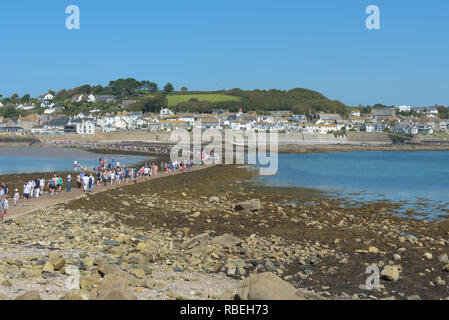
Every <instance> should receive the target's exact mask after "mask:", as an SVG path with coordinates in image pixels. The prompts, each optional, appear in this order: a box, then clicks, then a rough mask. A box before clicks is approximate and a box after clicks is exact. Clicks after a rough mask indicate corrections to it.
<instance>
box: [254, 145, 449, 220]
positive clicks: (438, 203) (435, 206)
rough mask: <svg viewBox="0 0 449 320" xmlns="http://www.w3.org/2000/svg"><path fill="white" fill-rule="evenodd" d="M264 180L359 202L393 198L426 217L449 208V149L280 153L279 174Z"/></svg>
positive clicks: (446, 210) (273, 184)
mask: <svg viewBox="0 0 449 320" xmlns="http://www.w3.org/2000/svg"><path fill="white" fill-rule="evenodd" d="M258 180H259V181H260V182H261V183H263V184H265V185H271V186H288V187H292V186H297V187H307V188H317V189H321V190H324V191H326V192H328V193H331V194H332V193H334V194H338V195H345V196H347V197H348V198H349V199H351V200H353V201H355V202H357V201H377V200H389V201H392V202H397V203H401V204H402V205H403V211H405V210H410V209H413V210H414V211H415V212H416V214H417V215H418V214H424V215H425V216H426V217H435V216H437V215H440V214H443V215H446V214H448V213H449V211H448V210H449V197H448V195H449V152H447V151H438V152H382V151H380V152H377V151H374V152H369V151H366V152H347V153H326V154H280V155H279V169H278V172H277V174H276V175H274V176H264V177H260V178H259V179H258ZM409 212H410V211H409Z"/></svg>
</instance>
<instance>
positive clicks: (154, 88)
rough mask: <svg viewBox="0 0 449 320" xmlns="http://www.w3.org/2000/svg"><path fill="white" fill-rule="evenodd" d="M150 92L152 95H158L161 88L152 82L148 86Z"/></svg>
mask: <svg viewBox="0 0 449 320" xmlns="http://www.w3.org/2000/svg"><path fill="white" fill-rule="evenodd" d="M148 91H150V92H151V93H156V92H158V91H159V86H158V85H157V83H156V82H150V83H149V84H148Z"/></svg>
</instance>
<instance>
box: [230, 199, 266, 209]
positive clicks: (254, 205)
mask: <svg viewBox="0 0 449 320" xmlns="http://www.w3.org/2000/svg"><path fill="white" fill-rule="evenodd" d="M234 209H235V210H237V211H241V210H245V211H259V210H261V209H262V205H261V204H260V200H259V199H253V200H248V201H244V202H241V203H239V204H237V205H236V206H235V208H234Z"/></svg>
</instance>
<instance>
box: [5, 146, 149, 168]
mask: <svg viewBox="0 0 449 320" xmlns="http://www.w3.org/2000/svg"><path fill="white" fill-rule="evenodd" d="M99 158H104V159H106V161H111V160H112V159H114V160H115V161H119V162H120V164H121V165H132V164H137V163H139V162H142V161H144V160H146V159H149V157H144V156H128V155H111V154H107V155H105V154H96V153H91V152H86V151H82V150H77V149H62V148H39V147H36V148H34V147H33V148H0V175H6V174H20V173H32V172H56V171H70V170H73V162H74V161H75V160H77V161H78V163H80V164H81V165H86V166H87V167H88V168H89V169H92V168H93V167H95V166H97V165H98V160H99Z"/></svg>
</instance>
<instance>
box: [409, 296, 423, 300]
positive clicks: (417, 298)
mask: <svg viewBox="0 0 449 320" xmlns="http://www.w3.org/2000/svg"><path fill="white" fill-rule="evenodd" d="M407 300H421V297H420V296H418V295H413V296H409V297H407Z"/></svg>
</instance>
